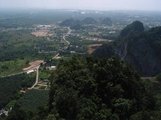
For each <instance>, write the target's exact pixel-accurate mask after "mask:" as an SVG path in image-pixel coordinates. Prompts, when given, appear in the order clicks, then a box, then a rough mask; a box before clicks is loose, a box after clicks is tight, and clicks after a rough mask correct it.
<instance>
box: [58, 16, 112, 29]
mask: <svg viewBox="0 0 161 120" xmlns="http://www.w3.org/2000/svg"><path fill="white" fill-rule="evenodd" d="M60 25H61V26H67V27H75V26H81V25H108V26H111V25H112V20H111V19H110V18H108V17H106V18H103V19H100V20H96V19H94V18H92V17H86V18H85V19H83V20H76V19H73V18H70V19H66V20H64V21H62V22H61V23H60Z"/></svg>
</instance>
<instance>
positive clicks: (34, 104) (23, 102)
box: [17, 90, 49, 112]
mask: <svg viewBox="0 0 161 120" xmlns="http://www.w3.org/2000/svg"><path fill="white" fill-rule="evenodd" d="M48 96H49V95H48V91H47V90H31V91H28V92H27V93H26V94H25V95H24V96H23V97H21V98H20V99H19V100H18V101H17V104H19V105H20V108H21V109H22V110H23V111H31V112H37V111H38V108H39V107H43V106H45V105H47V103H48Z"/></svg>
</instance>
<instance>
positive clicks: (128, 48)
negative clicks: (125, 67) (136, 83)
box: [94, 21, 161, 76]
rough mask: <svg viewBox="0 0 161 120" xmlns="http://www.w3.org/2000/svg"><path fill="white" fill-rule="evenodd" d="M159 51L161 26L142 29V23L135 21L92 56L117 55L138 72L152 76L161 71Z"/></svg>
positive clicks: (160, 48) (160, 46)
mask: <svg viewBox="0 0 161 120" xmlns="http://www.w3.org/2000/svg"><path fill="white" fill-rule="evenodd" d="M109 49H110V52H109ZM160 51H161V27H156V28H152V29H150V30H149V31H144V27H143V24H142V23H141V22H139V21H135V22H133V23H132V24H130V25H128V26H127V27H126V28H125V29H123V30H122V32H121V33H120V36H119V38H118V40H117V41H116V42H115V43H112V44H110V45H104V46H102V47H101V48H98V49H97V50H96V51H95V53H94V56H98V55H99V57H109V56H117V57H119V58H121V59H122V60H125V61H126V62H127V63H129V64H131V65H132V66H133V67H134V68H135V69H136V70H137V71H138V72H139V73H140V74H142V75H144V76H153V75H156V74H158V73H160V72H161V55H160V53H159V52H160Z"/></svg>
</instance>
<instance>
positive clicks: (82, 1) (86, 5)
mask: <svg viewBox="0 0 161 120" xmlns="http://www.w3.org/2000/svg"><path fill="white" fill-rule="evenodd" d="M0 8H7V9H8V8H10V9H12V8H21V9H22V8H24V9H26V8H42V9H86V10H145V11H161V0H0Z"/></svg>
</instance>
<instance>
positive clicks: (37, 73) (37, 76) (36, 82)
mask: <svg viewBox="0 0 161 120" xmlns="http://www.w3.org/2000/svg"><path fill="white" fill-rule="evenodd" d="M39 68H40V65H39V66H38V67H37V68H36V80H35V83H34V84H33V86H32V87H31V88H29V89H30V90H31V89H33V88H34V87H35V86H36V85H37V84H38V82H39Z"/></svg>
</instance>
